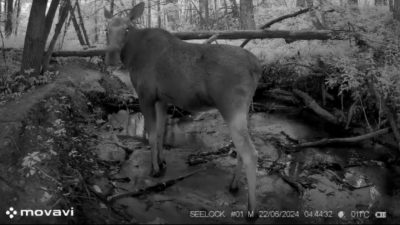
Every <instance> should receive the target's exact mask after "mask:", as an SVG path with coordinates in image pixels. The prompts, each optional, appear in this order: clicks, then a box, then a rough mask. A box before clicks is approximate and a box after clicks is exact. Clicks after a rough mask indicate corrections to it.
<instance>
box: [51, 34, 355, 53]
mask: <svg viewBox="0 0 400 225" xmlns="http://www.w3.org/2000/svg"><path fill="white" fill-rule="evenodd" d="M172 34H173V35H175V36H176V37H178V38H180V39H182V40H196V39H210V38H211V39H210V40H212V41H215V40H216V39H229V40H234V39H257V38H260V39H264V38H284V39H290V40H344V39H347V38H349V37H350V36H352V34H351V33H349V32H348V31H335V30H316V31H315V30H300V31H290V30H241V31H202V32H174V33H172ZM104 53H105V49H94V50H85V51H59V52H53V55H52V56H53V57H70V56H77V57H93V56H100V55H104Z"/></svg>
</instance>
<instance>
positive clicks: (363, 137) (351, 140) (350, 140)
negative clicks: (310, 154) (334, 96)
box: [293, 128, 390, 148]
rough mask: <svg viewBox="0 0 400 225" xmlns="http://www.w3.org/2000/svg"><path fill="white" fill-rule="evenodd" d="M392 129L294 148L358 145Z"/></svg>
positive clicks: (314, 142) (300, 145) (313, 142)
mask: <svg viewBox="0 0 400 225" xmlns="http://www.w3.org/2000/svg"><path fill="white" fill-rule="evenodd" d="M389 131H390V128H384V129H380V130H377V131H374V132H371V133H367V134H363V135H359V136H355V137H347V138H331V139H329V138H324V139H322V140H319V141H312V142H305V143H301V144H298V145H294V146H293V147H294V148H308V147H316V146H324V145H329V144H349V143H357V142H361V141H364V140H368V139H371V138H374V137H377V136H380V135H383V134H387V133H389Z"/></svg>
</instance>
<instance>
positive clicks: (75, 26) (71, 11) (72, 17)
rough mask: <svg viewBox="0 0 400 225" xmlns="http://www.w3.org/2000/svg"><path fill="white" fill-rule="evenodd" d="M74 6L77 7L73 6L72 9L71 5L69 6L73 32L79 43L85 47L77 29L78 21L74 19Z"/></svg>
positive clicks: (79, 30)
mask: <svg viewBox="0 0 400 225" xmlns="http://www.w3.org/2000/svg"><path fill="white" fill-rule="evenodd" d="M76 6H77V4H75V6H74V7H72V5H71V4H69V9H70V16H71V20H72V24H73V25H74V28H75V31H76V35H77V36H78V40H79V43H80V44H81V45H82V46H85V45H86V43H85V40H84V39H83V36H82V32H81V29H80V28H79V24H78V21H77V20H76V17H75V12H74V11H75V7H76Z"/></svg>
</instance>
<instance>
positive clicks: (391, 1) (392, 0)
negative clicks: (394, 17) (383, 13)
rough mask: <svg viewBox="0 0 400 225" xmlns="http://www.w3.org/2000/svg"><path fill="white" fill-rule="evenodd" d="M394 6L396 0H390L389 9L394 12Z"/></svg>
mask: <svg viewBox="0 0 400 225" xmlns="http://www.w3.org/2000/svg"><path fill="white" fill-rule="evenodd" d="M393 8H394V0H389V9H390V11H392V12H393Z"/></svg>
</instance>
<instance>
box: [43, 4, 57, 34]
mask: <svg viewBox="0 0 400 225" xmlns="http://www.w3.org/2000/svg"><path fill="white" fill-rule="evenodd" d="M59 4H60V0H52V1H51V3H50V7H49V10H47V14H46V21H45V28H44V40H47V38H48V37H49V33H50V30H51V26H52V25H53V20H54V16H55V15H56V12H57V8H58V5H59Z"/></svg>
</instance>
